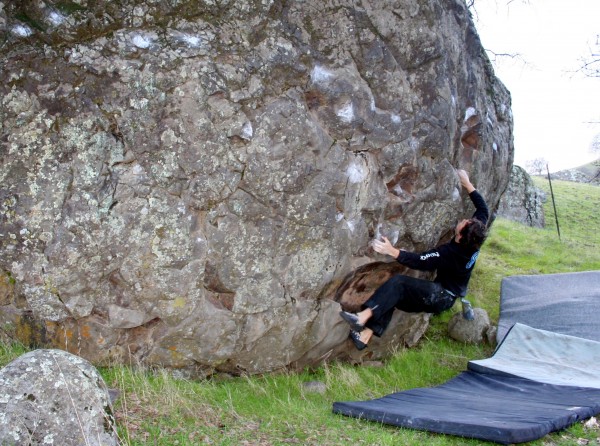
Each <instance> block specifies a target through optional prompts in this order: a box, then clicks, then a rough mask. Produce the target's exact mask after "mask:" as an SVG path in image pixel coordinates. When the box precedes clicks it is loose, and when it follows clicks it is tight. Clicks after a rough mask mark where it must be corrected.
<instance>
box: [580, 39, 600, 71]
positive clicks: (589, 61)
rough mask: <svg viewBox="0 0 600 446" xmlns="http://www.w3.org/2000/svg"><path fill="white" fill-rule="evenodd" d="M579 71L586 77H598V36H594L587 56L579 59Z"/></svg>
mask: <svg viewBox="0 0 600 446" xmlns="http://www.w3.org/2000/svg"><path fill="white" fill-rule="evenodd" d="M579 71H581V72H582V73H583V74H584V75H585V76H588V77H600V34H596V42H595V43H593V44H592V45H591V46H590V48H589V55H588V56H586V57H584V58H582V59H581V68H580V69H579Z"/></svg>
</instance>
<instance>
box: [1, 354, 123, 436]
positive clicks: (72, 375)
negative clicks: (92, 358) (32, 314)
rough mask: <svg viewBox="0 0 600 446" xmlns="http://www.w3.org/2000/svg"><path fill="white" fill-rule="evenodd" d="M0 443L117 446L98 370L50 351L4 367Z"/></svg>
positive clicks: (25, 356)
mask: <svg viewBox="0 0 600 446" xmlns="http://www.w3.org/2000/svg"><path fill="white" fill-rule="evenodd" d="M0 444H2V445H42V444H43V445H57V446H79V445H86V446H111V445H118V444H119V439H118V435H117V431H116V426H115V420H114V417H113V413H112V406H111V401H110V396H109V392H108V389H107V388H106V385H105V383H104V380H103V379H102V377H101V376H100V375H99V374H98V371H97V370H96V369H95V368H94V367H93V366H92V365H91V364H90V363H89V362H88V361H86V360H85V359H82V358H79V357H77V356H75V355H72V354H71V353H67V352H65V351H62V350H46V349H40V350H34V351H32V352H29V353H26V354H24V355H23V356H21V357H19V358H17V359H15V360H14V361H13V362H11V363H10V364H8V365H7V366H6V367H4V368H2V370H0Z"/></svg>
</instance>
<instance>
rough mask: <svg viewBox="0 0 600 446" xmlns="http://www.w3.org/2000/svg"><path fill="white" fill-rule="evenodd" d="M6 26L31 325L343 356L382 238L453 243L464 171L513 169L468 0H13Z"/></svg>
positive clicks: (499, 176)
mask: <svg viewBox="0 0 600 446" xmlns="http://www.w3.org/2000/svg"><path fill="white" fill-rule="evenodd" d="M0 27H1V28H2V32H3V33H4V39H5V43H4V44H3V45H2V46H1V47H0V54H1V57H2V64H1V65H0V78H1V79H2V82H1V83H0V92H1V95H0V98H1V102H0V115H1V116H0V117H1V122H2V124H1V125H2V127H1V144H2V145H1V152H0V153H1V157H2V163H1V167H0V179H1V182H0V184H1V186H0V207H1V217H0V268H1V269H2V270H3V273H2V274H3V278H2V280H0V282H1V283H2V285H0V304H1V305H2V306H1V307H0V323H1V324H3V326H5V327H12V328H11V330H12V331H11V333H12V334H13V335H14V336H16V337H18V338H20V339H21V340H23V341H24V342H35V343H37V344H38V345H47V346H54V347H59V348H62V349H66V350H69V351H72V352H74V353H77V354H78V355H81V356H83V357H85V358H87V359H89V360H91V361H93V362H94V363H103V362H108V361H128V360H130V359H131V356H133V357H134V358H133V359H134V360H136V361H139V362H141V363H145V364H154V365H163V366H167V367H171V368H173V369H178V370H181V371H182V372H185V373H187V374H193V375H207V374H210V373H214V372H216V371H223V372H229V373H260V372H264V371H269V370H275V369H278V368H282V367H288V366H290V365H295V366H299V367H302V366H305V365H307V364H312V363H314V362H319V361H322V360H323V359H325V358H329V357H332V356H335V355H341V356H343V355H345V354H347V350H348V348H349V347H348V345H349V344H348V343H347V342H345V339H346V337H347V333H348V331H347V326H346V324H344V323H343V322H342V321H341V320H340V319H339V317H338V314H337V313H338V311H339V309H340V304H341V305H343V306H346V305H356V304H357V302H356V301H355V300H354V301H352V300H350V301H347V300H345V299H346V298H347V297H348V296H350V297H352V296H354V297H356V296H359V295H360V296H363V297H364V293H361V290H360V289H358V288H356V287H359V285H360V283H359V282H360V278H361V277H362V276H360V277H359V276H355V275H354V272H356V271H358V270H359V269H360V268H361V267H363V266H365V265H367V266H368V267H369V268H368V271H369V274H370V276H371V278H370V280H371V281H372V282H373V283H377V282H379V283H380V282H381V280H383V278H384V277H385V276H386V275H387V274H388V273H387V271H388V268H389V266H386V265H384V264H382V263H381V261H382V260H384V259H383V258H381V257H379V256H376V255H375V254H374V253H373V252H372V250H370V248H369V245H368V244H369V241H370V240H371V239H372V237H373V236H376V235H380V234H385V235H387V236H388V237H390V239H391V240H392V241H393V242H394V243H398V244H400V245H401V246H402V247H404V248H406V249H415V250H420V249H425V248H429V247H431V246H433V245H436V244H438V243H439V242H441V241H445V240H447V238H448V237H449V235H450V234H451V231H452V227H453V226H454V224H455V223H456V221H457V219H459V218H462V217H464V216H468V215H470V214H471V213H472V212H473V209H472V206H471V204H470V202H469V200H468V199H467V198H466V196H465V195H464V193H462V192H461V191H460V185H459V182H458V179H457V177H456V176H455V173H454V168H464V169H467V170H468V171H469V172H470V175H471V179H472V180H473V182H474V183H475V184H476V185H477V187H478V189H479V190H480V191H481V192H482V193H483V195H484V196H485V197H486V199H487V200H488V202H489V204H490V206H491V207H492V208H495V207H496V205H497V203H498V201H499V198H500V195H501V194H502V192H503V191H504V189H505V187H506V184H507V182H508V173H509V172H510V168H511V165H512V159H513V144H512V115H511V109H510V95H509V93H508V91H507V90H506V89H505V88H504V86H503V85H502V84H501V83H500V82H499V81H498V80H497V79H496V78H495V76H494V74H493V72H492V69H491V66H490V64H489V61H488V59H487V57H486V55H485V53H484V51H483V49H482V47H481V44H480V42H479V38H478V36H477V34H476V32H475V30H474V27H473V24H472V22H471V19H470V16H469V13H468V11H467V9H466V7H465V4H464V2H463V1H461V0H364V1H361V2H358V3H357V2H355V1H350V0H336V1H333V0H305V1H301V2H300V1H297V2H282V1H272V0H260V1H259V0H236V1H231V0H225V1H220V2H214V1H208V0H206V1H197V0H178V1H176V2H158V1H147V2H140V1H135V0H122V1H120V2H109V1H102V0H99V1H91V0H76V1H70V2H59V1H50V0H47V1H35V2H33V1H31V2H30V1H26V2H6V1H0ZM361 271H362V270H361ZM340 287H343V289H340ZM415 317H416V318H417V319H419V318H420V319H426V318H423V317H421V316H415ZM423 323H424V324H425V327H426V320H425V321H423ZM409 325H410V324H409ZM423 329H424V328H423V325H421V326H418V327H416V328H415V329H414V330H411V331H410V333H406V335H402V337H401V339H399V342H408V343H410V342H412V340H414V338H415V337H416V336H417V335H419V334H420V333H422V331H423ZM401 331H402V329H401ZM394 333H397V332H394ZM392 335H393V333H392V334H390V336H392ZM409 340H411V341H409ZM373 349H375V347H373ZM375 353H377V352H375Z"/></svg>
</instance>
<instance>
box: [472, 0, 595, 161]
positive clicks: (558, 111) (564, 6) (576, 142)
mask: <svg viewBox="0 0 600 446" xmlns="http://www.w3.org/2000/svg"><path fill="white" fill-rule="evenodd" d="M473 18H474V20H475V24H476V26H477V29H478V33H479V36H480V38H481V42H482V44H483V46H484V48H485V49H487V50H491V51H493V52H495V53H509V54H519V55H520V58H506V57H503V58H496V62H495V63H494V66H495V71H496V76H498V78H500V80H501V81H502V82H503V83H504V85H506V87H507V88H508V89H509V90H510V92H511V95H512V111H513V117H514V140H515V164H517V165H520V166H522V167H526V163H527V161H530V160H533V159H536V158H544V159H545V160H547V161H548V164H549V167H550V171H551V172H552V171H557V170H562V169H569V168H573V167H577V166H580V165H582V164H585V163H588V162H590V161H593V160H595V159H597V158H598V157H599V155H598V154H593V153H591V152H590V144H591V142H592V139H593V137H594V135H595V134H597V133H600V124H590V122H600V78H598V77H596V78H590V77H585V76H583V75H582V74H580V73H576V71H577V70H578V69H579V68H580V67H581V60H582V59H584V58H586V57H588V56H589V55H590V49H591V48H592V47H593V45H594V43H595V42H596V36H597V35H598V34H600V0H512V1H511V0H479V1H476V2H475V12H474V13H473ZM488 54H489V56H490V59H493V58H494V56H493V54H491V53H488Z"/></svg>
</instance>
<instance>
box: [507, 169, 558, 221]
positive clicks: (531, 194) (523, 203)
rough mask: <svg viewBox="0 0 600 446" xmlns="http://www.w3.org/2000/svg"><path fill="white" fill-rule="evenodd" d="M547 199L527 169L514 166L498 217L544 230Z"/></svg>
mask: <svg viewBox="0 0 600 446" xmlns="http://www.w3.org/2000/svg"><path fill="white" fill-rule="evenodd" d="M545 199H546V197H545V194H544V193H543V191H541V190H539V189H538V188H537V187H535V185H534V184H533V181H532V180H531V177H530V176H529V174H528V173H527V172H526V171H525V169H523V168H522V167H519V166H513V168H512V172H511V175H510V181H509V183H508V188H507V189H506V191H505V192H504V195H502V199H501V200H500V205H499V207H498V215H499V216H501V217H504V218H507V219H509V220H513V221H517V222H519V223H523V224H526V225H528V226H532V227H536V228H543V227H544V224H545V219H544V200H545Z"/></svg>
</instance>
